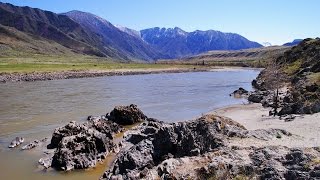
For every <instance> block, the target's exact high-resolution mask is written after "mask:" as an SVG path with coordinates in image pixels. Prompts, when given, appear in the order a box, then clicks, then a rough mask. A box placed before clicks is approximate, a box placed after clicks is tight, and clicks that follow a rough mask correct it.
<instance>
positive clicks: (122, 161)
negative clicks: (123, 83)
mask: <svg viewBox="0 0 320 180" xmlns="http://www.w3.org/2000/svg"><path fill="white" fill-rule="evenodd" d="M115 112H116V113H115ZM109 117H113V119H112V120H111V119H109ZM116 118H118V120H115V119H116ZM119 119H121V121H119ZM140 121H143V122H142V123H140V124H139V125H137V126H135V127H134V128H132V129H131V130H128V131H126V132H125V133H124V138H123V140H122V141H121V142H120V143H119V144H116V143H115V142H114V141H113V137H114V134H115V133H117V132H120V131H122V130H123V128H122V127H121V125H119V124H131V123H135V122H140ZM115 122H119V124H118V123H115ZM283 136H291V133H289V132H287V131H284V130H281V129H261V130H252V131H251V130H246V129H245V127H243V126H242V125H241V124H239V123H237V122H235V121H233V120H231V119H229V118H225V117H220V116H217V115H205V116H202V117H200V118H198V119H196V120H191V121H185V122H178V123H164V122H161V121H158V120H156V119H153V118H147V117H146V116H145V115H144V114H143V113H142V112H141V111H140V110H139V109H138V108H137V107H136V106H135V105H130V106H120V107H116V108H115V109H114V110H113V111H112V113H110V115H107V116H97V117H95V116H89V117H88V121H87V122H85V123H82V124H80V123H76V122H70V123H69V124H67V125H66V126H64V127H61V128H57V129H56V130H55V131H54V133H53V135H52V139H51V143H50V146H49V147H50V148H56V149H55V151H54V155H53V156H47V157H45V158H41V159H40V160H39V163H40V164H41V165H42V166H44V167H45V168H49V167H54V168H55V169H57V170H63V171H69V170H72V169H86V168H90V167H94V166H95V165H96V164H97V162H99V161H102V160H103V159H104V158H105V157H106V155H107V154H108V153H109V152H111V151H116V153H117V155H116V158H115V160H114V162H113V164H112V165H111V167H110V168H108V170H107V171H106V172H105V173H104V174H103V175H102V177H101V179H284V178H285V179H317V178H319V177H320V172H319V171H320V168H319V167H320V163H319V157H320V149H319V148H308V149H293V148H287V147H281V146H278V147H273V146H266V147H263V146H262V147H259V148H257V147H253V146H244V147H242V146H241V147H240V146H230V143H229V140H232V139H233V138H236V139H239V138H240V139H241V138H257V139H260V140H265V141H267V140H270V139H274V138H275V137H276V138H278V137H283ZM118 150H119V151H118Z"/></svg>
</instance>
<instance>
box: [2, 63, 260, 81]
mask: <svg viewBox="0 0 320 180" xmlns="http://www.w3.org/2000/svg"><path fill="white" fill-rule="evenodd" d="M241 69H258V68H243V67H223V66H221V67H219V66H218V67H209V66H205V67H203V66H192V67H191V66H190V67H166V68H156V67H155V68H137V69H129V68H128V69H127V68H124V69H114V70H70V71H61V72H27V73H24V72H13V73H9V72H3V73H0V83H7V82H21V81H48V80H58V79H75V78H90V77H101V76H126V75H140V74H160V73H185V72H208V71H238V70H241Z"/></svg>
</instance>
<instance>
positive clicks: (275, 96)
mask: <svg viewBox="0 0 320 180" xmlns="http://www.w3.org/2000/svg"><path fill="white" fill-rule="evenodd" d="M267 64H268V65H267V67H266V73H265V84H266V88H267V89H268V90H270V91H272V102H273V105H272V108H273V115H274V116H275V115H277V114H278V109H279V107H280V98H279V93H280V92H279V91H280V89H281V88H282V87H284V85H285V83H286V81H287V76H286V74H285V72H284V71H283V66H284V65H285V62H280V61H279V59H276V58H272V59H271V60H270V61H269V63H267Z"/></svg>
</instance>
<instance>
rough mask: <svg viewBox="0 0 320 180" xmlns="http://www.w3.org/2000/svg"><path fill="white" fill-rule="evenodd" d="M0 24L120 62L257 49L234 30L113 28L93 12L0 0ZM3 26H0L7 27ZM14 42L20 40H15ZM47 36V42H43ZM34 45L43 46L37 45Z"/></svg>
mask: <svg viewBox="0 0 320 180" xmlns="http://www.w3.org/2000/svg"><path fill="white" fill-rule="evenodd" d="M0 24H1V25H3V26H6V27H11V28H15V29H17V30H18V31H21V33H19V32H17V33H18V34H23V33H27V34H30V35H32V38H35V37H37V36H38V37H41V38H42V39H41V42H43V44H49V43H50V42H51V41H54V42H56V43H57V44H60V45H62V46H63V47H65V48H67V49H65V50H63V51H65V52H70V53H80V54H87V55H93V56H101V57H111V58H113V59H119V60H146V61H152V60H155V59H170V58H180V57H186V56H190V55H196V54H199V53H203V52H206V51H210V50H239V49H248V48H255V47H261V45H260V44H258V43H256V42H252V41H249V40H248V39H246V38H244V37H243V36H240V35H238V34H234V33H222V32H219V31H214V30H209V31H199V30H198V31H194V32H186V31H184V30H182V29H180V28H177V27H176V28H168V29H166V28H150V29H144V30H141V31H135V30H132V29H129V28H126V27H122V26H114V25H113V24H111V23H110V22H108V21H107V20H105V19H103V18H101V17H98V16H96V15H94V14H91V13H86V12H81V11H70V12H67V13H62V14H56V13H53V12H50V11H44V10H41V9H37V8H31V7H18V6H14V5H11V4H9V3H1V2H0ZM6 27H3V28H4V29H6ZM8 32H9V31H3V33H2V36H3V37H5V36H6V34H5V33H8ZM27 34H26V36H27ZM13 40H15V41H18V39H13ZM46 40H48V43H45V42H44V41H46ZM13 44H14V43H11V44H10V45H11V46H12V48H14V46H13ZM8 46H9V44H8ZM33 46H36V44H33ZM46 48H49V46H48V47H46ZM35 49H37V48H35ZM38 49H44V48H41V47H38ZM61 49H63V48H62V47H61ZM68 49H69V50H68ZM41 52H45V51H41ZM50 52H55V51H50Z"/></svg>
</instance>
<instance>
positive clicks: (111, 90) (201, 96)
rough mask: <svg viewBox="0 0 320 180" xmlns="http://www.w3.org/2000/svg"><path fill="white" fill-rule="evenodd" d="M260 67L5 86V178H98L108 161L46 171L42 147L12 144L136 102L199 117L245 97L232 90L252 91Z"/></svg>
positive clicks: (0, 103)
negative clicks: (23, 147) (42, 167)
mask: <svg viewBox="0 0 320 180" xmlns="http://www.w3.org/2000/svg"><path fill="white" fill-rule="evenodd" d="M258 73H259V70H255V69H237V70H225V71H213V72H191V73H176V74H148V75H132V76H112V77H97V78H84V79H65V80H53V81H38V82H21V83H7V84H1V85H0V170H1V173H0V179H34V180H37V179H57V178H58V179H78V180H81V179H98V178H99V177H100V176H101V175H102V173H103V171H104V169H105V166H106V165H105V164H102V165H100V166H98V167H97V168H94V169H91V170H86V171H76V172H69V173H63V172H55V171H54V170H49V171H48V172H44V171H41V170H39V168H38V167H37V166H38V165H37V161H38V159H39V158H40V157H41V156H43V154H42V151H41V152H40V151H39V150H30V151H21V150H20V149H19V148H16V149H8V148H7V146H8V145H9V144H10V142H11V140H12V139H14V138H15V137H16V136H22V137H24V138H25V139H26V142H29V141H31V140H33V139H41V138H44V137H50V135H51V134H52V132H53V130H54V128H56V127H59V126H62V125H64V124H66V123H68V122H69V121H72V120H75V121H85V120H86V118H87V116H88V115H102V114H106V113H107V112H110V111H111V110H112V109H113V107H114V106H115V105H129V104H137V105H138V107H139V108H140V109H141V110H142V111H143V112H144V113H145V114H146V115H147V116H148V117H153V118H156V119H159V120H162V121H165V122H177V121H183V120H188V119H194V118H196V117H199V116H201V114H203V113H206V112H208V111H210V110H213V109H217V108H221V107H223V106H227V105H232V104H239V103H243V102H245V100H243V99H235V98H233V97H230V96H229V94H230V93H231V92H233V91H234V90H235V89H237V88H239V87H243V88H245V89H248V90H251V89H252V88H251V81H252V80H253V79H254V78H255V77H256V76H257V75H258Z"/></svg>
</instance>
